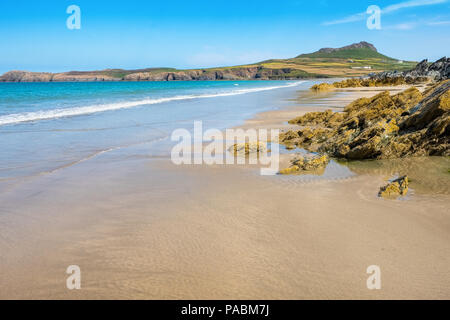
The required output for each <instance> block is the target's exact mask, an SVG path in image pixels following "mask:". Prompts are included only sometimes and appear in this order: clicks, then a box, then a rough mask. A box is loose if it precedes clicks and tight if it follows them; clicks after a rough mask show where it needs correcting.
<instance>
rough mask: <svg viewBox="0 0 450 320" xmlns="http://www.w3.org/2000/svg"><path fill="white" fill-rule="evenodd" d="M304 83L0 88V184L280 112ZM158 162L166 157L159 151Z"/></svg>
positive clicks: (304, 87) (24, 85)
mask: <svg viewBox="0 0 450 320" xmlns="http://www.w3.org/2000/svg"><path fill="white" fill-rule="evenodd" d="M310 85H311V83H308V82H307V81H176V82H78V83H52V82H50V83H2V84H0V182H2V181H9V180H16V179H20V178H26V177H33V176H37V175H39V174H42V173H48V172H53V171H54V170H59V169H63V168H65V167H68V166H71V165H76V164H77V163H79V162H81V161H86V160H89V159H91V158H92V157H96V156H98V155H100V154H103V153H105V152H109V151H111V150H117V149H120V148H127V147H129V146H133V145H139V144H142V145H145V148H148V153H149V154H155V150H156V147H155V150H152V145H153V144H152V142H154V143H155V146H156V145H157V143H158V142H160V141H170V135H171V133H172V131H173V130H175V129H177V128H186V129H188V130H191V129H192V127H193V123H194V121H203V126H204V128H205V129H208V128H218V129H224V128H227V127H231V126H236V125H239V124H240V123H242V122H243V121H244V120H245V119H246V118H249V117H251V116H252V115H254V114H256V113H257V112H261V111H265V110H270V109H275V108H280V107H284V106H285V105H288V104H289V103H292V102H290V101H289V100H288V99H287V97H291V98H295V96H296V95H295V93H296V91H298V90H307V88H309V86H310ZM163 153H164V154H165V155H169V154H170V150H164V151H163Z"/></svg>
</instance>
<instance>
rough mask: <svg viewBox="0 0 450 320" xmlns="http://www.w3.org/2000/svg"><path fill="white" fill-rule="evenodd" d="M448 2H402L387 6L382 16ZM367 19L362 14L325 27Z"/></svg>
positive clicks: (445, 0)
mask: <svg viewBox="0 0 450 320" xmlns="http://www.w3.org/2000/svg"><path fill="white" fill-rule="evenodd" d="M447 1H448V0H411V1H405V2H400V3H397V4H392V5H390V6H387V7H386V8H384V9H382V10H381V13H382V14H387V13H392V12H395V11H398V10H401V9H405V8H413V7H422V6H430V5H436V4H441V3H445V2H447ZM366 17H367V14H366V12H361V13H357V14H353V15H351V16H348V17H346V18H342V19H339V20H333V21H327V22H324V23H323V25H325V26H330V25H335V24H342V23H349V22H356V21H362V20H364V19H365V18H366Z"/></svg>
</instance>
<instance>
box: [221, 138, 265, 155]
mask: <svg viewBox="0 0 450 320" xmlns="http://www.w3.org/2000/svg"><path fill="white" fill-rule="evenodd" d="M266 150H267V146H266V144H265V143H262V142H259V141H258V142H246V143H235V144H234V145H233V146H232V147H231V149H230V151H232V153H233V154H234V155H235V156H238V155H240V156H242V155H249V154H251V153H260V152H264V151H266Z"/></svg>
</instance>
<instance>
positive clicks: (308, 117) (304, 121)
mask: <svg viewBox="0 0 450 320" xmlns="http://www.w3.org/2000/svg"><path fill="white" fill-rule="evenodd" d="M343 118H344V115H343V114H342V113H340V112H333V111H332V110H327V111H324V112H308V113H307V114H305V115H303V116H300V117H297V118H295V119H292V120H290V121H289V124H298V125H301V126H314V125H318V124H321V125H326V126H327V127H333V126H335V125H336V124H338V123H339V122H340V121H342V119H343Z"/></svg>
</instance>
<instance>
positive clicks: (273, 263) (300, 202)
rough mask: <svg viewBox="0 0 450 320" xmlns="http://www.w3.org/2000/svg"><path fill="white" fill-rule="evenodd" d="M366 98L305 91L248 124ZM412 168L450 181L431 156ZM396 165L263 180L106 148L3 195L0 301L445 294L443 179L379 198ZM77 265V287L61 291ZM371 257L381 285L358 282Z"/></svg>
mask: <svg viewBox="0 0 450 320" xmlns="http://www.w3.org/2000/svg"><path fill="white" fill-rule="evenodd" d="M375 93H376V91H373V90H368V91H367V90H353V92H352V93H351V94H348V93H346V94H342V93H327V94H324V95H323V96H321V97H320V99H317V98H315V97H303V98H302V101H303V102H304V103H305V104H306V105H309V107H306V106H305V105H300V106H295V107H292V108H289V109H285V110H278V111H270V112H265V113H262V114H259V115H258V116H257V117H256V118H255V119H252V120H249V121H247V123H246V124H245V127H250V126H251V127H254V128H261V127H269V128H270V127H281V128H286V127H287V126H288V125H287V124H286V122H287V120H289V119H291V118H293V117H295V116H298V115H300V113H301V112H306V111H312V110H323V109H329V108H330V107H333V109H336V110H339V109H341V108H342V107H343V106H344V105H345V104H346V103H348V102H349V101H351V100H353V99H354V98H356V97H357V96H362V95H369V96H370V95H373V94H375ZM418 161H421V160H418ZM439 161H442V163H439V166H440V167H441V166H442V168H445V166H448V165H449V162H448V159H441V160H439ZM413 163H414V164H411V165H410V166H409V168H414V170H417V168H419V169H420V168H424V169H425V170H429V171H426V172H430V175H433V174H436V176H437V177H440V179H441V180H439V181H446V180H445V175H444V174H448V172H442V175H441V172H437V173H436V172H434V171H435V170H432V169H433V168H435V166H434V164H431V165H430V164H429V162H428V161H426V162H425V163H422V164H421V163H420V162H413ZM417 163H418V164H417ZM380 168H382V169H381V170H380ZM400 168H401V169H399V167H398V165H397V166H396V165H395V164H392V165H381V166H379V165H373V164H372V163H362V164H361V163H354V164H351V165H348V166H346V165H343V166H340V165H336V167H335V169H330V170H335V172H334V171H333V172H331V174H330V175H329V176H324V177H318V178H314V177H302V176H288V177H280V176H271V177H263V176H260V175H259V169H258V168H255V167H248V166H175V165H173V164H172V163H171V162H170V160H169V159H164V158H150V157H148V156H146V154H145V152H142V150H116V151H112V152H109V153H106V154H102V155H101V156H99V157H96V158H94V159H91V160H90V161H86V162H83V163H81V164H79V165H77V166H73V167H70V168H67V169H65V170H62V171H59V172H57V173H54V174H51V175H47V176H45V177H42V178H40V179H37V180H34V181H30V182H29V183H26V184H22V185H20V186H18V187H16V188H15V189H14V190H13V191H11V192H9V193H4V194H2V195H1V196H0V208H1V210H2V212H3V214H2V215H0V226H1V230H2V231H1V233H0V234H1V239H0V255H1V259H0V268H1V270H2V271H1V274H0V288H1V290H0V298H3V299H11V298H20V299H22V298H25V299H56V298H62V299H80V298H87V299H100V298H108V299H449V298H450V210H449V203H450V201H449V200H450V195H449V192H448V190H445V189H446V185H445V183H444V185H442V184H443V183H442V182H440V183H437V186H435V187H434V188H431V189H430V188H427V187H423V188H416V192H413V193H412V195H411V196H409V197H408V198H407V199H403V200H394V201H392V200H384V199H379V198H378V197H377V193H378V189H379V187H380V186H382V185H383V184H385V180H386V179H387V178H388V177H389V176H390V175H391V174H392V173H393V172H396V171H399V170H403V168H404V167H403V166H401V167H400ZM430 168H431V169H430ZM349 172H350V174H349ZM425 176H427V175H425ZM420 177H423V175H420ZM442 177H444V178H442ZM430 179H433V178H432V176H430ZM447 179H448V177H447ZM433 181H434V180H433ZM447 181H448V180H447ZM433 185H434V184H433ZM412 188H413V189H414V182H413V183H412ZM73 264H75V265H79V266H80V268H81V272H82V289H81V290H74V291H69V290H67V289H66V277H67V275H66V274H65V270H66V268H67V266H69V265H73ZM370 265H378V266H380V268H381V276H382V289H381V290H368V289H367V287H366V279H367V277H368V276H369V275H368V274H366V269H367V267H368V266H370Z"/></svg>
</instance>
